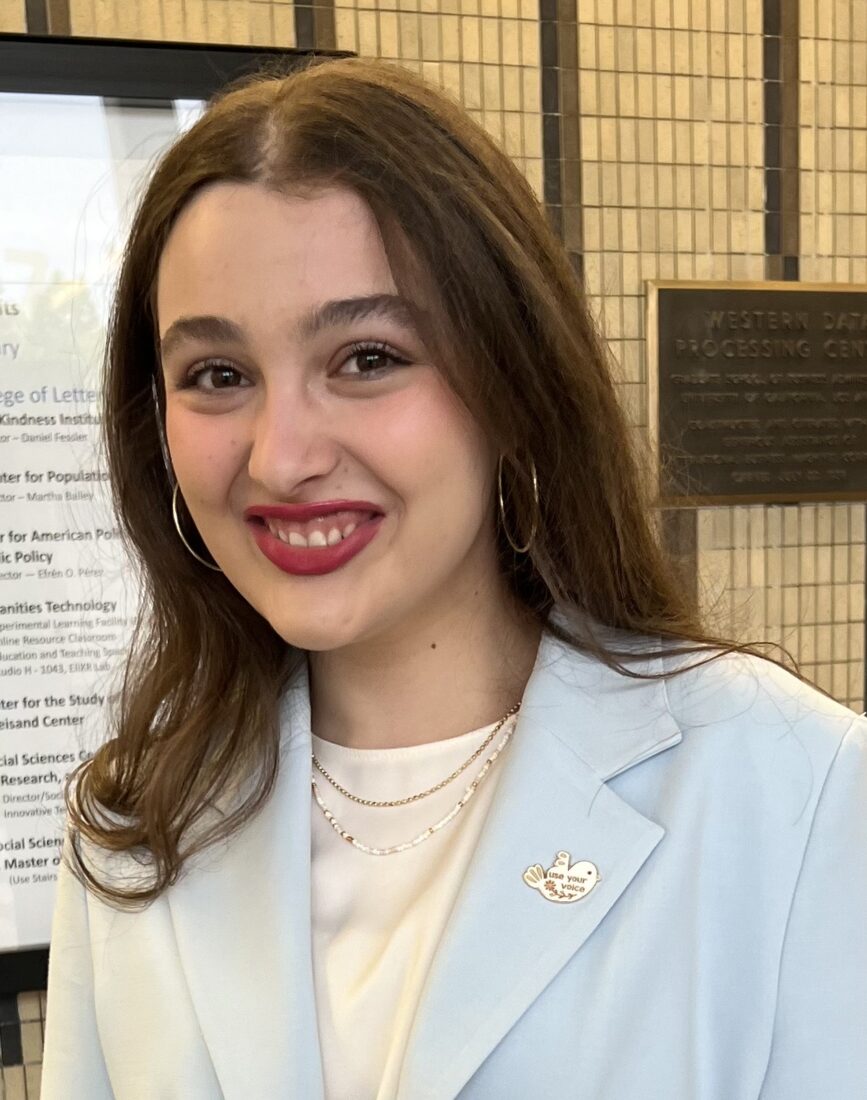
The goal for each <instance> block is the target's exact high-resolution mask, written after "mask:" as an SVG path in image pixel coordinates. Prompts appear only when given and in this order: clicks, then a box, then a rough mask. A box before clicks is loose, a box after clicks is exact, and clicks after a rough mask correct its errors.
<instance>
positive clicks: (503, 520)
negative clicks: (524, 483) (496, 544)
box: [497, 455, 539, 554]
mask: <svg viewBox="0 0 867 1100" xmlns="http://www.w3.org/2000/svg"><path fill="white" fill-rule="evenodd" d="M503 457H504V456H503V455H500V460H499V462H498V463H497V494H498V496H499V498H500V522H501V523H502V525H503V533H504V534H505V536H506V538H507V539H508V540H509V545H510V546H511V547H512V549H513V550H514V551H515V553H516V554H526V553H527V551H528V550H529V549H530V547H531V546H532V545H533V540H534V539H535V537H536V530H537V524H536V517H537V516H538V515H539V481H538V479H537V477H536V463H535V462H534V461H533V460H532V458H531V459H530V467H531V473H532V475H533V499H534V502H535V509H534V514H533V530H532V531H531V532H530V537H529V539H528V540H527V545H526V546H516V545H515V543H514V541H513V539H512V536H511V535H510V534H509V528H508V527H507V526H506V506H505V504H504V503H503Z"/></svg>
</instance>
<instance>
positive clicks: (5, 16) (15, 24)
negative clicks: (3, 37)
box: [0, 0, 27, 34]
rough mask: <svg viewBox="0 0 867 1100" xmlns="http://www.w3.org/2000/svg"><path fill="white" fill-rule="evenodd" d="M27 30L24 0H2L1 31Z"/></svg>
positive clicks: (0, 11) (18, 31) (18, 32)
mask: <svg viewBox="0 0 867 1100" xmlns="http://www.w3.org/2000/svg"><path fill="white" fill-rule="evenodd" d="M25 30H27V20H26V17H25V14H24V0H0V31H7V32H9V33H13V34H21V33H22V31H25Z"/></svg>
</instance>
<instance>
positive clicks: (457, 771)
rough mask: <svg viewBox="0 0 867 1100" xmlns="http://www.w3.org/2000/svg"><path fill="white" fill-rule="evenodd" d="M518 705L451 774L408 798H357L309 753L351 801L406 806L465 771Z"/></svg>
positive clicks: (439, 789)
mask: <svg viewBox="0 0 867 1100" xmlns="http://www.w3.org/2000/svg"><path fill="white" fill-rule="evenodd" d="M520 706H521V704H520V703H516V704H515V705H514V706H513V707H510V708H509V710H508V711H506V713H505V715H504V716H503V717H502V718H501V719H500V721H499V722H497V724H496V725H495V726H494V728H493V729H492V730H491V732H490V733H489V734H488V736H487V737H486V738H485V739H484V741H483V742H482V743H481V745H479V747H478V748H477V749H476V751H475V752H474V753H473V754H472V756H470V757H469V758H468V759H467V760H465V761H464V762H463V764H461V766H460V767H459V768H456V769H455V770H454V771H453V772H452V774H451V775H449V776H446V778H445V779H443V780H441V781H440V782H439V783H437V784H436V786H433V787H429V788H428V789H427V790H426V791H419V793H418V794H411V795H409V797H408V798H395V799H394V800H393V801H377V800H376V799H374V798H359V797H358V795H355V794H350V792H349V791H348V790H347V789H346V788H345V787H342V786H341V785H340V784H339V783H338V782H337V780H336V779H335V778H334V776H333V775H331V774H330V773H329V772H327V771H326V770H325V768H323V766H322V764H321V763H320V762H319V761H318V760H317V759H316V753H315V752H314V753H311V754H310V755H311V757H312V758H313V764H314V766H315V767H316V769H317V770H318V771H320V772H321V773H322V775H324V776H325V778H326V779H327V780H328V782H329V783H330V784H331V786H332V787H334V788H335V790H338V791H340V793H341V794H342V795H345V796H346V797H347V798H351V799H352V801H353V802H357V803H358V804H359V805H360V806H377V807H384V806H408V805H409V803H410V802H418V800H419V799H420V798H427V796H428V795H429V794H436V792H437V791H441V790H442V789H443V787H447V786H448V784H449V783H451V781H452V780H453V779H457V777H458V776H459V775H460V774H461V772H462V771H465V770H466V769H467V768H468V767H469V766H470V764H472V763H473V761H474V760H478V758H479V757H480V756H481V755H482V753H483V752H484V751H485V749H486V748H487V747H488V745H490V743H491V742H492V741H493V740H494V738H495V737H496V735H497V733H499V731H500V730H501V729H502V727H503V726H504V725H505V723H506V722H508V720H509V719H510V718H511V717H512V715H513V714H516V713H517V712H518V708H519V707H520Z"/></svg>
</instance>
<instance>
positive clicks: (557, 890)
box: [523, 852, 602, 901]
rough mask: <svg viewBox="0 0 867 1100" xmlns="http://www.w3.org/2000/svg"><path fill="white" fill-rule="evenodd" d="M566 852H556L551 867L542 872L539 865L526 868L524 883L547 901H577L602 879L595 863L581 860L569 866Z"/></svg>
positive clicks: (568, 857)
mask: <svg viewBox="0 0 867 1100" xmlns="http://www.w3.org/2000/svg"><path fill="white" fill-rule="evenodd" d="M570 859H571V856H570V855H569V853H568V852H558V853H557V855H556V857H555V859H554V865H553V867H549V868H548V870H547V871H546V870H544V868H543V867H542V865H541V863H536V864H534V865H533V866H532V867H528V868H527V870H526V871H525V872H524V876H523V877H524V882H526V884H527V885H528V886H532V888H533V889H534V890H538V891H539V893H540V894H541V895H542V897H543V898H547V899H548V901H577V900H578V899H579V898H586V897H587V895H588V894H589V893H590V891H591V890H592V889H593V887H594V886H595V885H596V883H597V882H599V880H600V879H601V878H602V876H601V875H600V874H599V870H598V868H597V867H596V864H595V863H591V862H590V861H589V860H586V859H582V860H579V861H578V862H577V863H573V864H572V865H571V866H570V864H569V861H570Z"/></svg>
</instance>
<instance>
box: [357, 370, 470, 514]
mask: <svg viewBox="0 0 867 1100" xmlns="http://www.w3.org/2000/svg"><path fill="white" fill-rule="evenodd" d="M376 438H377V440H378V443H377V451H378V453H379V455H380V458H381V460H382V467H381V470H382V475H383V478H384V479H385V480H386V481H389V480H391V481H392V483H393V484H395V487H397V484H398V482H399V484H400V485H403V486H405V488H406V492H407V495H408V496H412V495H414V493H424V494H425V496H426V497H427V498H428V499H431V500H437V501H441V500H448V501H449V506H450V507H452V508H453V507H456V506H458V502H459V501H460V500H464V501H466V502H467V506H469V507H472V508H475V507H477V505H478V502H479V501H480V500H483V499H484V497H485V494H486V490H487V478H488V467H489V465H490V460H489V453H488V451H489V448H488V446H487V443H486V440H485V438H484V436H483V435H482V432H481V430H480V429H479V428H478V426H477V425H476V423H475V422H474V421H473V420H472V418H471V417H470V415H469V413H468V412H467V411H466V410H465V409H464V407H463V406H462V405H460V404H459V403H458V402H457V401H456V399H455V398H454V397H453V396H452V395H451V394H450V392H448V391H445V390H444V389H443V388H442V387H441V386H439V385H437V386H432V387H430V388H428V389H426V390H425V391H423V392H421V393H420V394H419V393H417V394H415V395H413V399H412V400H411V401H406V402H404V403H403V407H402V408H392V409H391V410H389V415H388V416H387V417H385V418H383V420H382V422H381V424H380V426H379V429H378V431H377V433H376Z"/></svg>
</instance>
